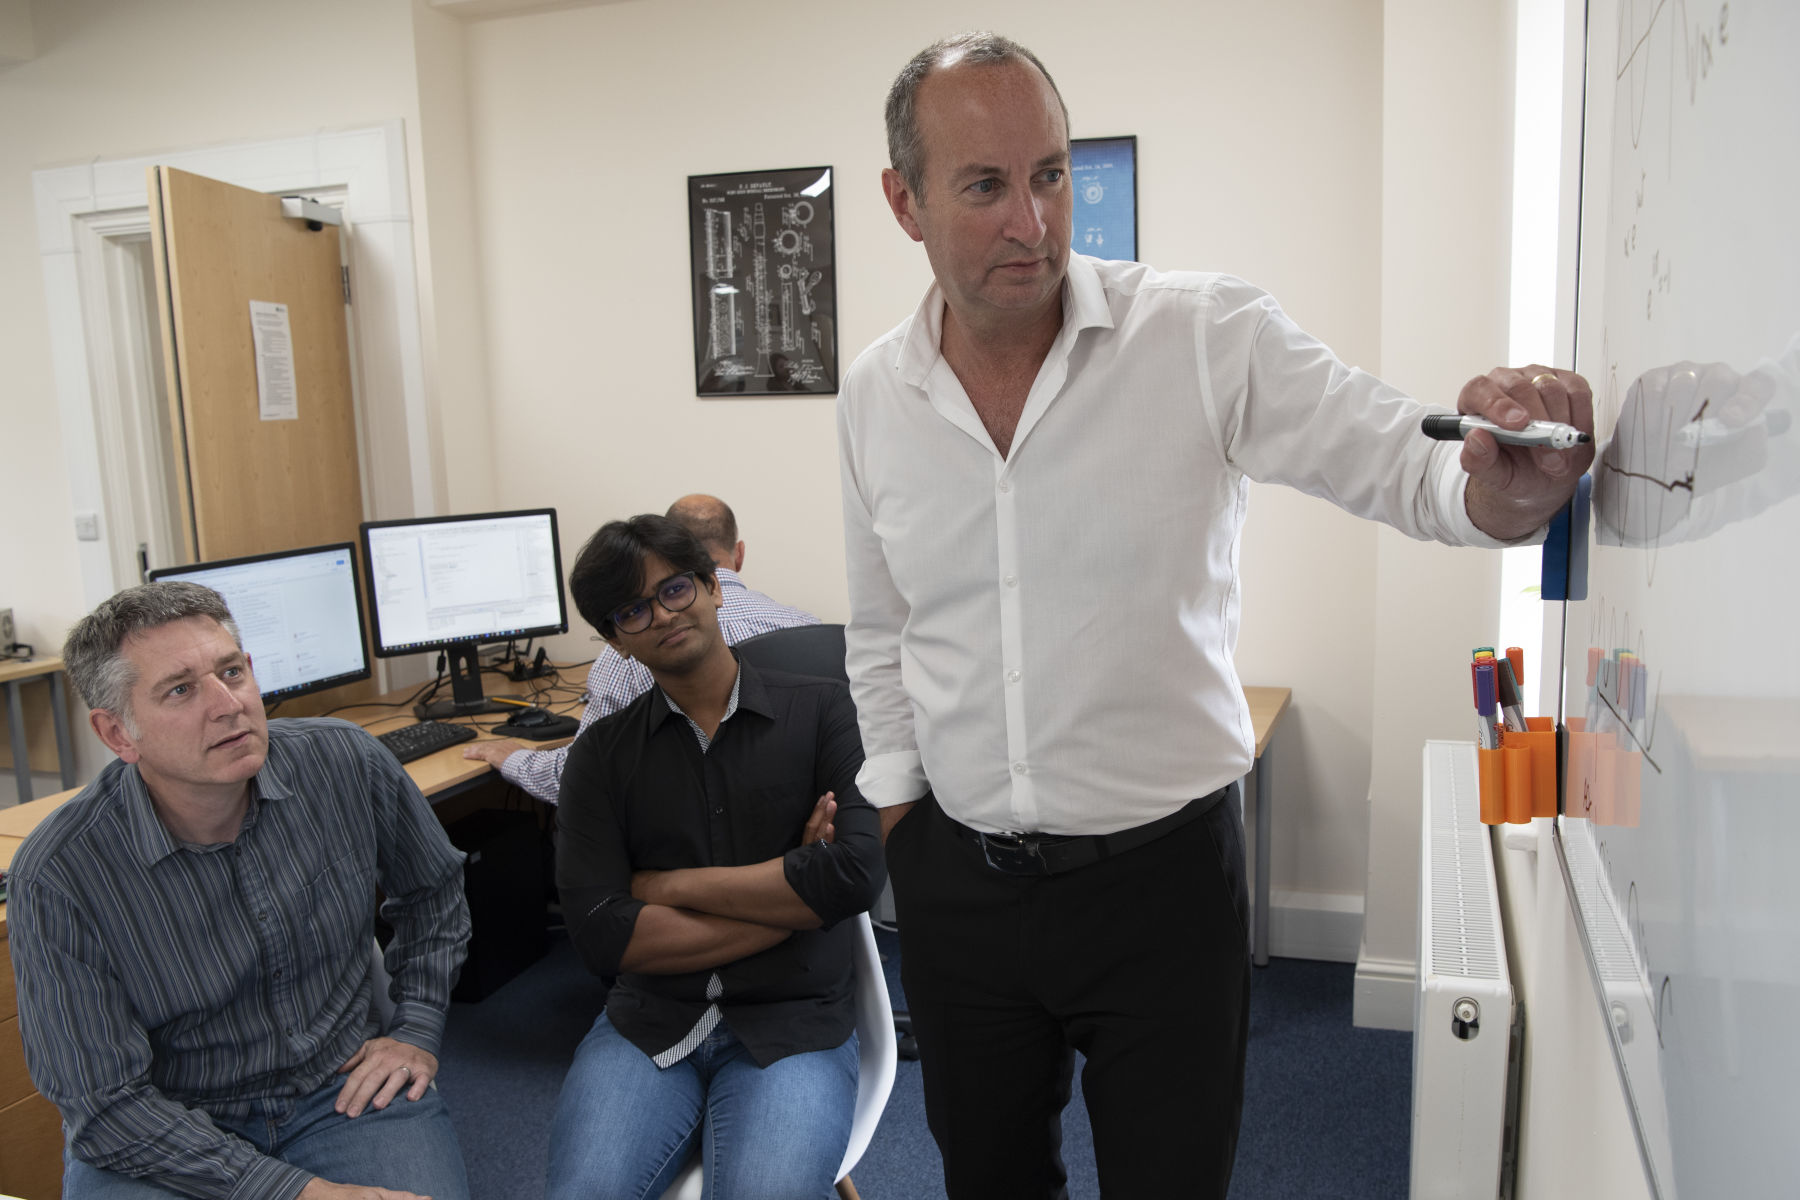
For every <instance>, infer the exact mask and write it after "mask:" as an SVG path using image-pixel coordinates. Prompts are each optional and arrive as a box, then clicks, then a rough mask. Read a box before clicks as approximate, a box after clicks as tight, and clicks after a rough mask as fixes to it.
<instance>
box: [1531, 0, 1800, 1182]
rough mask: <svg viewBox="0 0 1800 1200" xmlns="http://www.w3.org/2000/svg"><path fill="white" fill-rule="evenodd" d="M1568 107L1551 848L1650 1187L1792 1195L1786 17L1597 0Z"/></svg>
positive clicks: (1793, 297)
mask: <svg viewBox="0 0 1800 1200" xmlns="http://www.w3.org/2000/svg"><path fill="white" fill-rule="evenodd" d="M1583 116H1584V120H1583V124H1584V132H1583V142H1582V157H1581V161H1582V192H1581V219H1580V226H1581V238H1580V241H1581V250H1580V272H1579V285H1578V288H1577V291H1578V296H1577V302H1576V329H1575V367H1576V369H1577V370H1579V371H1580V372H1581V373H1582V374H1584V375H1586V376H1587V377H1588V379H1589V380H1590V382H1591V383H1592V384H1593V388H1594V396H1595V409H1596V413H1595V420H1596V432H1597V434H1598V437H1599V441H1600V442H1601V446H1602V449H1601V453H1600V456H1599V457H1598V458H1597V459H1596V462H1595V465H1594V469H1593V473H1592V474H1593V505H1592V528H1591V533H1590V538H1591V542H1590V555H1591V557H1590V564H1589V590H1588V598H1587V599H1586V600H1585V601H1583V602H1580V603H1570V604H1568V605H1567V606H1566V607H1565V611H1564V614H1563V615H1564V631H1563V672H1564V674H1563V683H1564V688H1563V705H1564V715H1565V717H1566V718H1569V719H1570V722H1569V723H1570V725H1571V728H1573V727H1574V726H1575V725H1576V724H1578V723H1580V724H1583V725H1585V726H1586V728H1584V729H1583V730H1582V731H1581V732H1580V733H1579V734H1573V733H1572V734H1571V738H1570V744H1569V751H1568V756H1567V762H1566V769H1565V778H1564V800H1563V802H1564V815H1563V816H1562V817H1561V818H1559V821H1558V827H1559V828H1558V833H1559V842H1558V844H1559V848H1560V850H1561V852H1562V861H1563V864H1564V869H1565V877H1566V879H1567V880H1568V883H1569V887H1570V891H1571V897H1572V899H1573V901H1574V903H1575V906H1576V908H1577V911H1578V913H1579V920H1580V923H1581V926H1582V933H1583V938H1584V941H1585V943H1586V945H1587V948H1588V952H1589V959H1590V965H1591V966H1592V968H1593V972H1594V976H1595V982H1596V988H1597V991H1598V994H1599V999H1600V1003H1601V1008H1602V1012H1603V1014H1604V1017H1605V1020H1606V1022H1607V1025H1608V1028H1609V1029H1610V1031H1611V1034H1612V1040H1613V1047H1614V1051H1615V1054H1616V1057H1617V1059H1618V1063H1619V1068H1620V1075H1621V1079H1622V1081H1623V1083H1624V1085H1625V1087H1626V1091H1627V1095H1628V1098H1629V1100H1630V1105H1631V1108H1632V1112H1633V1116H1634V1119H1635V1121H1636V1124H1637V1129H1638V1135H1639V1144H1640V1149H1641V1150H1642V1151H1643V1157H1644V1160H1645V1168H1646V1174H1647V1176H1648V1178H1649V1180H1650V1183H1651V1186H1652V1187H1653V1189H1654V1191H1655V1193H1656V1194H1657V1195H1658V1196H1660V1197H1662V1198H1664V1200H1669V1198H1672V1197H1677V1196H1679V1197H1684V1198H1686V1200H1699V1198H1703V1197H1707V1198H1710V1197H1717V1196H1731V1197H1734V1198H1737V1200H1748V1198H1752V1197H1761V1196H1794V1195H1796V1194H1800V654H1797V653H1796V652H1795V651H1794V650H1793V649H1792V648H1790V646H1789V644H1788V639H1789V638H1790V637H1791V636H1792V635H1793V633H1794V631H1795V630H1796V628H1800V621H1797V620H1796V615H1797V607H1796V592H1797V591H1800V588H1797V585H1800V500H1796V499H1795V496H1796V493H1800V424H1797V423H1796V421H1795V419H1794V418H1795V415H1796V410H1797V409H1800V336H1797V335H1800V3H1797V2H1796V0H1730V3H1720V2H1719V0H1711V2H1709V3H1697V2H1693V0H1592V2H1591V3H1590V4H1589V5H1588V26H1587V80H1586V96H1585V110H1584V114H1583ZM1596 657H1597V658H1598V659H1599V666H1598V668H1597V669H1596V670H1594V671H1592V672H1590V663H1591V661H1592V660H1593V659H1594V658H1596ZM1590 675H1592V676H1593V677H1594V683H1593V684H1590ZM1570 1115H1571V1117H1572V1118H1574V1117H1576V1114H1570Z"/></svg>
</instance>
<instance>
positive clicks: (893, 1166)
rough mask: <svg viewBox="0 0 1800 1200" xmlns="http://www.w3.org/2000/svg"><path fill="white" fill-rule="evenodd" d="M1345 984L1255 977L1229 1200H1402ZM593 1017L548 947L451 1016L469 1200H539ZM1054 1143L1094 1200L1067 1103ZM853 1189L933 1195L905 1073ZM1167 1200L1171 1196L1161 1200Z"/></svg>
mask: <svg viewBox="0 0 1800 1200" xmlns="http://www.w3.org/2000/svg"><path fill="white" fill-rule="evenodd" d="M878 937H879V939H880V941H881V946H882V950H883V952H884V953H885V954H886V955H887V956H888V964H887V969H888V987H889V990H890V991H891V992H892V993H893V994H894V996H895V1002H896V1003H897V1004H898V1003H901V1002H903V1000H904V997H903V996H902V995H901V993H900V986H899V974H898V970H899V966H898V958H899V955H898V951H897V949H896V946H895V939H894V938H893V937H892V935H890V934H887V933H881V934H879V935H878ZM1354 978H1355V970H1354V968H1353V967H1352V966H1350V965H1349V964H1347V963H1321V962H1308V961H1304V960H1300V959H1275V960H1274V961H1272V962H1271V963H1270V965H1269V966H1268V967H1266V968H1264V969H1261V970H1258V971H1256V972H1255V975H1254V977H1253V979H1252V983H1251V1000H1250V1054H1249V1068H1248V1081H1247V1083H1246V1090H1245V1099H1244V1122H1243V1131H1242V1133H1241V1135H1240V1140H1239V1144H1238V1157H1237V1168H1236V1171H1235V1174H1234V1175H1233V1178H1232V1187H1231V1196H1232V1200H1276V1198H1280V1200H1365V1198H1369V1200H1373V1198H1376V1197H1379V1198H1380V1200H1390V1198H1392V1197H1397V1196H1404V1195H1405V1194H1406V1190H1407V1155H1408V1140H1409V1128H1410V1100H1411V1086H1412V1085H1411V1077H1412V1076H1411V1072H1412V1037H1411V1035H1410V1034H1405V1033H1392V1032H1387V1031H1383V1030H1369V1029H1357V1028H1355V1027H1354V1026H1352V1025H1351V1023H1350V1002H1351V992H1352V989H1353V987H1354ZM600 1003H601V993H600V988H599V985H598V984H597V983H596V982H595V981H594V980H593V979H592V978H591V977H589V976H588V975H587V973H586V971H585V970H584V969H583V968H582V966H581V963H580V962H579V960H578V959H577V958H576V956H575V953H574V951H573V950H572V949H571V948H570V946H569V944H568V942H567V941H566V940H565V939H563V938H562V937H560V936H558V937H556V938H555V939H554V940H553V942H552V945H551V950H550V953H549V954H548V955H547V956H546V957H545V958H544V959H543V960H542V961H541V962H539V963H537V964H536V965H535V966H533V967H531V968H530V969H529V970H527V971H525V972H524V973H523V974H521V975H520V976H519V977H518V978H516V979H514V980H513V981H512V982H510V983H508V984H507V985H506V986H505V987H503V988H501V989H500V990H498V991H496V992H495V993H494V994H493V995H491V996H489V997H488V998H487V999H485V1000H483V1001H482V1002H481V1003H479V1004H454V1005H452V1006H451V1010H450V1019H449V1022H448V1026H447V1028H446V1031H445V1036H444V1045H443V1055H442V1058H443V1064H444V1068H443V1074H442V1076H441V1077H440V1079H439V1087H440V1088H441V1089H442V1091H443V1094H444V1098H445V1100H446V1101H447V1102H448V1103H449V1106H450V1111H451V1114H452V1117H453V1119H454V1121H455V1123H456V1132H457V1137H458V1138H460V1139H461V1141H462V1148H463V1154H464V1157H466V1158H467V1159H468V1162H469V1181H470V1185H471V1187H472V1189H473V1195H474V1200H540V1198H541V1197H542V1195H543V1174H544V1162H545V1158H546V1154H547V1150H548V1145H549V1124H550V1115H551V1112H552V1110H553V1109H554V1107H555V1104H556V1095H557V1090H558V1088H559V1087H560V1086H561V1084H562V1076H563V1072H564V1070H565V1069H566V1068H567V1066H568V1063H569V1060H570V1058H571V1057H573V1055H574V1051H575V1047H576V1045H577V1044H578V1043H579V1042H580V1041H581V1038H582V1037H583V1035H585V1034H586V1032H587V1029H588V1026H589V1025H590V1024H592V1022H593V1019H594V1017H595V1016H596V1015H597V1014H598V1012H599V1005H600ZM1077 1072H1079V1067H1077ZM1077 1078H1078V1079H1079V1074H1078V1075H1077ZM1063 1138H1064V1144H1063V1157H1064V1160H1065V1162H1066V1163H1067V1166H1068V1170H1069V1194H1070V1196H1071V1198H1072V1200H1081V1198H1083V1197H1086V1198H1093V1197H1098V1196H1099V1194H1100V1189H1099V1182H1098V1177H1097V1175H1096V1173H1095V1169H1094V1152H1093V1141H1092V1138H1091V1136H1090V1133H1089V1130H1088V1120H1087V1110H1086V1109H1085V1108H1084V1107H1083V1105H1082V1102H1081V1094H1080V1088H1079V1087H1077V1088H1076V1094H1075V1099H1074V1100H1073V1101H1072V1102H1071V1103H1070V1105H1069V1108H1068V1111H1067V1112H1065V1113H1064V1114H1063ZM853 1174H854V1178H855V1180H856V1186H857V1190H858V1191H859V1192H861V1194H862V1196H863V1198H864V1200H938V1198H940V1197H942V1196H943V1195H944V1184H943V1172H942V1166H941V1164H940V1162H939V1159H938V1154H937V1149H936V1147H935V1146H934V1145H933V1144H932V1141H931V1136H930V1134H929V1133H928V1132H927V1130H926V1128H925V1108H924V1099H923V1091H922V1089H921V1086H920V1082H919V1066H918V1064H917V1063H908V1062H902V1063H901V1064H900V1068H899V1071H898V1074H897V1077H896V1079H895V1082H894V1094H893V1097H892V1098H891V1099H890V1100H889V1101H888V1108H887V1112H886V1114H885V1115H884V1116H883V1118H882V1122H881V1126H880V1128H879V1129H877V1131H876V1133H875V1140H874V1142H873V1143H872V1144H871V1145H870V1147H869V1151H868V1153H867V1154H866V1155H865V1156H864V1158H863V1161H862V1163H861V1165H859V1166H858V1167H857V1169H856V1171H855V1172H854V1173H853ZM1179 1194H1181V1193H1180V1189H1179V1185H1176V1186H1175V1187H1174V1188H1172V1190H1171V1195H1179Z"/></svg>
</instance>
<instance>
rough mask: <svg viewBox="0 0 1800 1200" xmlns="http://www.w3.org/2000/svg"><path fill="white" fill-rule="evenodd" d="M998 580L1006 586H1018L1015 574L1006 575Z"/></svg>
mask: <svg viewBox="0 0 1800 1200" xmlns="http://www.w3.org/2000/svg"><path fill="white" fill-rule="evenodd" d="M1000 582H1001V583H1004V584H1005V585H1006V586H1007V587H1018V586H1019V577H1018V576H1017V575H1008V576H1007V577H1006V578H1004V579H1002V580H1001V581H1000Z"/></svg>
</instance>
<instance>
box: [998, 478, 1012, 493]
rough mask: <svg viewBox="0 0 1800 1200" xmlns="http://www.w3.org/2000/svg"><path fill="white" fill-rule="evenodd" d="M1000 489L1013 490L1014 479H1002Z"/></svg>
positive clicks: (1004, 490)
mask: <svg viewBox="0 0 1800 1200" xmlns="http://www.w3.org/2000/svg"><path fill="white" fill-rule="evenodd" d="M1000 490H1001V491H1003V492H1010V491H1012V481H1011V480H1010V479H1002V480H1001V481H1000Z"/></svg>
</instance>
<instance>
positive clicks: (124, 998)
mask: <svg viewBox="0 0 1800 1200" xmlns="http://www.w3.org/2000/svg"><path fill="white" fill-rule="evenodd" d="M63 658H64V660H65V662H66V664H67V669H68V673H69V676H70V678H71V679H73V680H74V682H75V686H76V688H77V689H79V691H80V692H81V695H82V697H83V699H85V700H86V701H87V703H88V705H89V707H90V709H91V711H90V712H89V721H90V723H91V724H92V726H93V728H94V732H95V733H97V734H98V735H99V736H100V740H101V741H103V742H105V743H106V745H107V747H108V748H109V749H111V750H112V751H113V752H114V753H115V754H117V755H118V756H119V757H118V759H117V761H115V762H113V763H111V764H110V765H108V766H107V767H106V769H105V770H103V771H102V772H101V773H100V776H99V778H98V779H96V780H95V781H94V782H93V783H91V784H89V785H88V786H87V787H86V788H85V789H83V791H82V792H81V794H80V795H79V796H76V797H75V798H74V799H72V800H70V801H69V802H68V803H67V804H64V805H63V806H62V807H61V808H59V809H57V810H56V812H54V813H53V814H51V816H50V817H49V818H48V819H46V820H45V822H44V823H43V824H42V825H41V826H39V827H38V829H37V831H36V832H35V833H33V834H32V835H31V837H29V838H27V839H26V841H25V844H24V845H23V846H22V847H20V849H19V852H18V855H17V857H16V858H15V860H14V862H13V873H12V875H11V877H10V879H9V882H10V884H11V888H12V895H11V903H10V911H9V913H8V918H9V920H8V924H9V930H10V934H11V938H12V957H13V969H14V972H15V974H16V976H17V979H18V996H19V1031H20V1033H21V1034H22V1035H23V1038H24V1043H25V1060H26V1063H27V1065H28V1066H29V1067H30V1070H31V1079H32V1082H33V1083H34V1084H36V1085H37V1089H38V1090H39V1091H40V1092H42V1093H43V1094H44V1095H45V1096H46V1097H47V1098H48V1099H49V1100H50V1101H52V1102H53V1103H54V1104H55V1105H56V1106H57V1108H58V1109H60V1110H61V1112H62V1118H63V1127H64V1129H65V1130H66V1132H67V1137H68V1145H67V1154H66V1156H65V1168H64V1176H63V1196H64V1197H65V1198H66V1200H97V1198H104V1200H149V1198H151V1197H167V1196H170V1195H175V1196H199V1197H226V1196H229V1197H232V1200H294V1198H295V1197H301V1198H303V1200H408V1198H411V1197H418V1196H428V1197H431V1198H433V1200H466V1198H467V1196H468V1182H467V1179H466V1178H465V1175H464V1170H463V1162H462V1155H461V1152H460V1151H459V1150H458V1148H457V1143H456V1135H455V1133H454V1132H453V1131H452V1129H451V1127H450V1118H449V1114H448V1113H447V1112H446V1111H445V1108H444V1103H443V1101H442V1100H441V1099H440V1098H439V1096H438V1093H437V1091H436V1090H435V1089H432V1088H431V1087H430V1086H429V1085H430V1083H431V1080H432V1077H433V1076H434V1075H436V1074H437V1067H438V1064H437V1058H436V1056H435V1051H436V1049H437V1046H438V1041H439V1038H440V1036H441V1035H442V1032H443V1027H444V1015H445V1012H446V1010H447V1009H448V1007H449V1002H450V987H451V985H452V984H453V983H454V982H455V978H456V973H457V971H458V969H459V968H460V967H461V965H462V961H463V956H464V953H465V948H466V943H467V941H468V936H469V910H468V905H467V904H466V903H465V902H464V899H463V887H462V856H461V855H460V854H459V853H458V852H457V851H456V850H454V849H452V848H451V846H450V842H449V840H448V839H447V838H446V837H445V836H444V830H443V827H442V826H440V825H439V824H438V821H437V818H436V817H435V816H434V815H433V814H432V812H431V806H430V805H429V804H427V803H426V801H425V798H424V797H423V796H422V795H420V793H419V789H418V788H417V787H415V786H414V785H413V783H412V781H411V780H410V779H408V778H407V776H406V773H405V772H404V771H403V770H402V769H401V768H400V765H399V764H398V763H397V762H395V761H394V758H393V756H392V755H390V754H389V753H388V752H387V751H386V750H384V749H383V748H382V747H381V746H380V744H379V743H377V742H376V741H375V740H374V739H373V738H371V737H370V736H369V735H368V734H366V733H364V732H363V731H362V730H360V729H358V728H357V727H356V726H354V725H350V724H348V723H346V722H343V721H335V720H328V719H297V720H281V721H269V720H267V719H266V718H265V717H264V715H263V706H262V699H261V697H260V695H259V694H258V692H257V687H256V680H255V678H254V677H253V676H252V675H251V673H250V660H249V658H248V657H247V656H246V655H245V654H244V651H243V648H242V646H241V644H240V640H239V638H238V632H237V627H236V625H235V624H234V623H233V622H232V619H231V613H230V612H229V611H228V610H227V609H226V607H225V602H224V601H223V600H222V599H220V597H219V595H218V593H216V592H214V591H212V590H211V589H209V588H204V587H201V586H199V585H197V584H192V583H172V582H165V583H151V584H145V585H143V586H141V587H134V588H129V589H127V590H125V591H123V592H120V593H119V594H118V595H116V596H114V597H113V598H112V599H110V600H108V601H106V602H105V603H104V604H102V605H100V607H99V608H97V609H95V610H94V612H92V613H91V614H89V615H88V616H86V617H84V618H82V620H81V621H80V622H79V623H78V624H77V625H76V626H75V628H74V630H73V631H72V632H71V633H70V634H69V639H68V642H67V643H66V644H65V645H64V647H63ZM377 889H380V891H381V893H382V895H383V896H384V897H385V899H384V900H383V901H382V904H381V912H382V916H383V917H384V918H385V919H386V920H387V921H388V923H389V924H391V925H392V926H393V928H394V938H393V941H392V943H391V944H390V945H389V947H388V949H387V958H386V961H387V967H388V970H389V972H390V973H391V974H392V976H393V984H392V986H391V988H390V995H391V996H392V998H393V999H394V1000H395V1001H396V1002H397V1003H396V1005H395V1009H394V1015H393V1020H392V1022H391V1024H390V1026H389V1028H388V1029H387V1031H386V1034H385V1035H382V1034H381V1032H380V1031H379V1030H378V1029H377V1028H376V1020H375V1018H374V1017H373V1016H372V1015H371V1011H372V1010H371V1005H372V1002H373V993H372V982H371V971H372V966H373V964H372V959H371V954H372V949H371V948H372V946H373V944H374V943H373V940H372V939H373V934H374V917H375V897H376V890H377Z"/></svg>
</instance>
